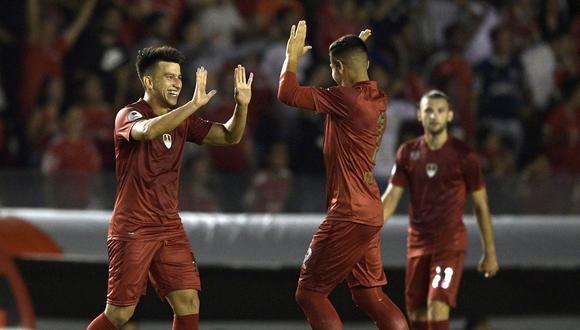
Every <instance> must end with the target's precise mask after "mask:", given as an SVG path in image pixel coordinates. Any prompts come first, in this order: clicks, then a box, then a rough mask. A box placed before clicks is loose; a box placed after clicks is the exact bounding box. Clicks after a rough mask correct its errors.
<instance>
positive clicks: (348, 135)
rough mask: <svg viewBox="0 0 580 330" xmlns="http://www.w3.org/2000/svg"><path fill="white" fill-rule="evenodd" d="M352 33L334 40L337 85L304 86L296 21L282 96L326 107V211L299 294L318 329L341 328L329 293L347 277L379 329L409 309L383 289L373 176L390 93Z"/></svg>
mask: <svg viewBox="0 0 580 330" xmlns="http://www.w3.org/2000/svg"><path fill="white" fill-rule="evenodd" d="M369 34H370V31H368V30H367V31H363V32H361V35H360V37H357V36H354V35H347V36H343V37H341V38H339V39H338V40H336V41H335V42H334V43H332V45H330V48H329V53H330V67H331V69H332V77H333V79H334V81H335V82H336V84H337V85H338V86H336V87H331V88H316V87H304V86H300V85H299V84H298V81H297V78H296V69H297V67H298V62H299V60H300V58H301V57H302V55H303V54H304V53H305V52H306V51H308V50H309V49H310V46H305V45H304V42H305V38H306V22H304V21H300V22H299V23H298V26H292V28H291V32H290V38H289V39H288V45H287V49H286V60H285V62H284V65H283V67H282V73H281V77H280V86H279V90H278V98H279V99H280V101H282V102H283V103H286V104H288V105H290V106H294V107H300V108H303V109H310V110H313V111H316V112H320V113H323V114H325V115H326V127H325V131H324V147H323V153H324V163H325V166H326V181H327V182H326V187H327V188H326V189H327V190H326V193H327V208H328V211H327V212H328V213H327V215H326V218H325V219H324V221H323V222H322V224H321V225H320V227H319V228H318V231H317V232H316V233H315V234H314V237H313V238H312V242H311V243H310V247H309V248H308V251H307V253H306V257H305V259H304V262H303V265H302V268H301V271H300V278H299V281H298V288H297V289H296V301H297V303H298V304H299V305H300V307H301V308H302V310H303V311H304V314H305V315H306V317H307V319H308V322H309V323H310V326H311V327H312V329H324V330H327V329H328V330H330V329H342V322H341V320H340V317H339V316H338V314H337V312H336V310H335V309H334V307H333V306H332V303H331V302H330V300H329V299H328V294H329V293H330V292H331V291H332V290H333V289H334V287H335V286H336V285H338V284H339V283H341V282H343V281H345V280H346V281H347V282H348V285H349V288H350V290H351V293H352V298H353V300H354V302H355V303H356V304H357V305H358V306H359V307H360V308H361V309H362V310H364V311H365V312H366V313H367V314H368V315H369V316H370V317H371V319H372V320H373V321H374V323H375V324H376V326H377V327H378V328H379V329H408V327H407V322H406V320H405V317H404V315H403V313H402V312H401V311H400V310H399V308H398V307H397V306H396V305H395V304H394V303H393V302H392V301H391V300H390V299H389V297H388V296H387V295H386V294H385V293H384V292H383V290H382V286H383V285H385V284H386V283H387V279H386V276H385V273H384V271H383V264H382V260H381V254H380V231H381V228H382V226H383V223H384V221H383V209H382V207H381V200H380V192H379V188H378V186H377V183H376V181H375V178H374V176H373V168H374V165H375V156H376V153H377V150H378V148H379V146H380V143H381V140H382V135H383V130H384V128H385V126H386V108H387V96H386V95H385V94H384V93H383V92H382V91H381V90H380V89H379V88H378V86H377V82H376V81H371V80H370V79H369V76H368V73H367V70H368V66H369V61H368V53H367V48H366V46H365V43H364V40H363V39H366V38H367V37H368V36H369Z"/></svg>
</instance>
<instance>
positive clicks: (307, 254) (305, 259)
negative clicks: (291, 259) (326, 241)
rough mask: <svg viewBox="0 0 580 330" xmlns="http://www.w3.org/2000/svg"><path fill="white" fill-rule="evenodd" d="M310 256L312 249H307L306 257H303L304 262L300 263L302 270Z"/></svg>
mask: <svg viewBox="0 0 580 330" xmlns="http://www.w3.org/2000/svg"><path fill="white" fill-rule="evenodd" d="M311 256H312V249H311V248H308V250H307V251H306V255H304V261H302V268H304V269H306V262H307V261H308V259H310V257H311Z"/></svg>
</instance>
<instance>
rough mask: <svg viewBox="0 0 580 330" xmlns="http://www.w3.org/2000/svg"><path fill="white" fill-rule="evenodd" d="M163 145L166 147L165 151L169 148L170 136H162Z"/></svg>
mask: <svg viewBox="0 0 580 330" xmlns="http://www.w3.org/2000/svg"><path fill="white" fill-rule="evenodd" d="M163 143H164V144H165V146H166V147H167V149H170V148H171V143H172V141H171V134H167V133H165V134H163Z"/></svg>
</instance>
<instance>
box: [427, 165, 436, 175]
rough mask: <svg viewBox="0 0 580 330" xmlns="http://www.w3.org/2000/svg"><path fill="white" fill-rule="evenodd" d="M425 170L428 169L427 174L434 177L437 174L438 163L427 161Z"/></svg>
mask: <svg viewBox="0 0 580 330" xmlns="http://www.w3.org/2000/svg"><path fill="white" fill-rule="evenodd" d="M425 171H427V176H428V177H430V178H432V177H434V176H435V174H437V164H435V163H427V165H425Z"/></svg>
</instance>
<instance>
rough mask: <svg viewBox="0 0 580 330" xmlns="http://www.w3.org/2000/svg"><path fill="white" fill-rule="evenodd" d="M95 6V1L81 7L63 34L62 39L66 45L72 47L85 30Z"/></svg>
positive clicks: (92, 0) (89, 1)
mask: <svg viewBox="0 0 580 330" xmlns="http://www.w3.org/2000/svg"><path fill="white" fill-rule="evenodd" d="M96 4H97V0H88V1H86V2H85V3H84V4H83V7H82V8H81V10H80V11H79V13H78V15H77V17H76V18H75V20H74V22H73V23H72V25H71V26H69V27H68V28H67V29H66V31H65V32H64V36H63V37H64V40H65V41H66V43H67V44H68V45H72V44H74V43H75V42H76V41H77V39H78V37H79V36H80V34H81V32H82V31H83V30H84V29H85V27H86V26H87V24H88V23H89V21H90V20H91V17H92V16H93V11H94V10H95V6H96Z"/></svg>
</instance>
